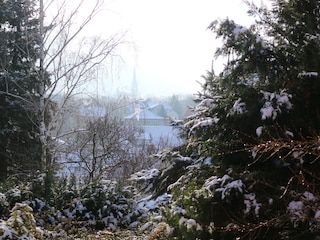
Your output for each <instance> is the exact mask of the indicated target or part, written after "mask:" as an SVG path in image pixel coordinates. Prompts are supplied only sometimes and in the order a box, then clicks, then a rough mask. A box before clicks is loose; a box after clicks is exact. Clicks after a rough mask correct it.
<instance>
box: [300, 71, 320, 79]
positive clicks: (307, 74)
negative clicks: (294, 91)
mask: <svg viewBox="0 0 320 240" xmlns="http://www.w3.org/2000/svg"><path fill="white" fill-rule="evenodd" d="M317 76H318V72H305V71H303V72H301V73H299V74H298V77H300V78H301V77H317Z"/></svg>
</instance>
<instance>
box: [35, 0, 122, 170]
mask: <svg viewBox="0 0 320 240" xmlns="http://www.w3.org/2000/svg"><path fill="white" fill-rule="evenodd" d="M56 3H58V4H56ZM84 3H85V1H84V0H79V1H77V2H76V4H75V3H74V2H73V3H72V4H73V6H74V7H71V8H70V7H68V6H69V5H70V4H71V2H70V1H69V2H68V1H66V0H62V1H55V0H50V1H45V2H44V1H43V0H40V29H41V30H40V35H41V40H42V41H41V46H40V61H39V64H40V65H39V69H40V70H39V76H40V79H41V80H40V83H39V94H40V102H39V112H40V119H39V134H40V140H41V144H42V163H43V170H44V171H48V170H50V169H51V167H52V165H53V163H52V162H51V159H52V158H51V157H50V155H51V154H52V152H50V151H51V150H52V148H50V146H51V147H52V146H54V143H55V141H56V139H58V138H59V137H60V136H61V134H68V133H65V132H64V133H62V132H61V128H62V125H63V119H64V118H63V115H64V114H65V113H66V105H67V102H68V101H69V100H70V99H72V97H73V96H74V95H76V94H79V93H81V90H83V89H84V88H83V86H84V84H85V83H87V82H88V81H90V80H93V79H95V77H96V74H95V73H96V71H97V69H98V66H99V64H101V63H102V62H103V61H105V60H106V59H107V58H109V57H112V56H113V53H115V49H116V48H117V47H118V46H119V45H120V44H121V43H123V39H124V36H125V33H120V34H115V35H112V36H110V37H109V38H108V39H102V38H99V37H83V34H82V32H83V31H84V30H85V29H86V27H88V25H89V23H90V22H91V20H92V19H93V18H94V17H95V16H96V15H97V14H98V13H99V11H100V10H101V9H102V7H103V1H102V0H96V1H95V2H94V3H93V5H92V7H91V9H87V6H86V5H85V4H84ZM84 8H86V9H84ZM49 9H54V10H56V11H55V13H54V14H51V16H48V17H47V18H46V16H45V13H47V12H49ZM83 11H85V12H86V13H87V15H85V16H83V15H81V12H83ZM45 73H50V76H46V74H45ZM48 77H49V82H47V81H48ZM55 95H62V96H63V99H62V100H61V101H60V102H59V104H58V106H56V107H55V108H54V113H53V114H52V116H51V119H49V120H48V119H46V113H47V111H48V108H50V101H51V100H52V99H53V98H54V96H55ZM70 134H71V133H70Z"/></svg>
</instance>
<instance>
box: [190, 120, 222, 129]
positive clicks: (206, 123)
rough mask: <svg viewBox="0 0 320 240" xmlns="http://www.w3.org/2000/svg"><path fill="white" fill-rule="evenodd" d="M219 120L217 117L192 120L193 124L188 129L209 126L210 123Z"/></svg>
mask: <svg viewBox="0 0 320 240" xmlns="http://www.w3.org/2000/svg"><path fill="white" fill-rule="evenodd" d="M218 122H219V118H216V117H215V118H212V117H207V118H205V119H201V120H197V121H193V126H192V127H191V129H190V131H191V132H193V131H194V130H195V129H197V128H203V127H209V126H211V125H212V124H216V123H218Z"/></svg>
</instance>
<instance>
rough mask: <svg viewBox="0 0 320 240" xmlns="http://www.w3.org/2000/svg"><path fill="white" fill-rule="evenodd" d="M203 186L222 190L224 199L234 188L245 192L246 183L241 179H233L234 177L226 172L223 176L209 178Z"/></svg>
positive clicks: (217, 190) (218, 190)
mask: <svg viewBox="0 0 320 240" xmlns="http://www.w3.org/2000/svg"><path fill="white" fill-rule="evenodd" d="M203 188H205V189H210V190H213V189H215V191H216V192H221V199H222V200H223V199H225V197H227V196H229V195H230V193H231V192H232V190H236V191H238V192H240V193H243V188H244V184H243V182H242V180H241V179H238V180H233V181H232V178H231V177H230V176H229V175H227V174H225V175H224V176H223V177H221V178H217V177H216V176H212V177H210V178H208V179H207V180H206V181H205V183H204V184H203Z"/></svg>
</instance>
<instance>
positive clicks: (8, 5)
mask: <svg viewBox="0 0 320 240" xmlns="http://www.w3.org/2000/svg"><path fill="white" fill-rule="evenodd" d="M35 4H36V2H35V1H20V0H18V1H1V3H0V9H1V10H0V11H1V14H0V15H1V16H0V36H1V37H0V42H1V44H0V55H1V62H0V99H1V100H0V109H1V116H0V122H1V124H0V125H1V127H0V128H1V131H0V133H1V134H0V154H1V157H0V166H1V167H0V168H1V169H0V175H1V177H3V178H4V177H6V176H7V174H8V173H9V174H12V173H29V172H30V171H31V172H32V171H36V170H37V169H39V167H40V155H41V147H40V142H39V138H38V130H37V114H38V111H37V108H38V103H37V102H38V99H39V95H38V81H39V77H38V71H37V68H36V61H37V60H38V57H39V56H38V52H39V41H40V39H39V21H38V19H37V17H36V16H37V14H36V5H35Z"/></svg>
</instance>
